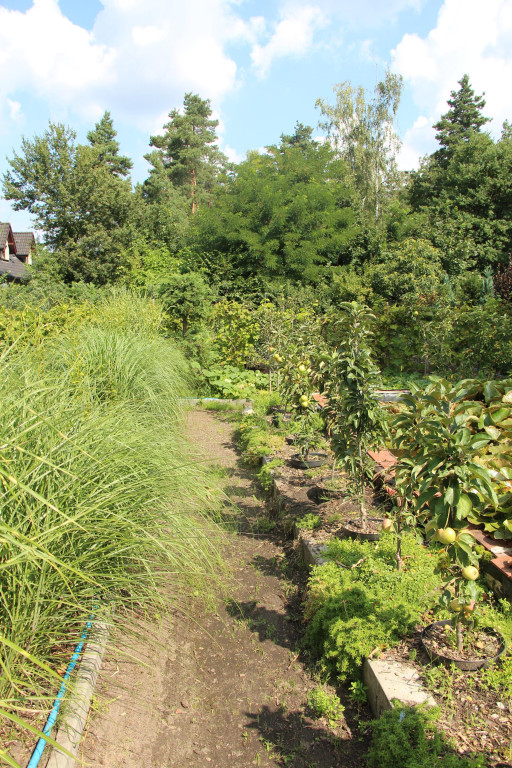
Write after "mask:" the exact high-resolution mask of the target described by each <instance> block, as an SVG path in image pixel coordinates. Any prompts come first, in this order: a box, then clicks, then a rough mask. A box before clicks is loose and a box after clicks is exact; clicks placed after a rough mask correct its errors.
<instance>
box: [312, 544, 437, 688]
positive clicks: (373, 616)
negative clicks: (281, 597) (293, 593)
mask: <svg viewBox="0 0 512 768" xmlns="http://www.w3.org/2000/svg"><path fill="white" fill-rule="evenodd" d="M403 548H404V552H405V554H406V555H408V556H409V555H413V556H414V559H413V560H411V561H410V562H409V563H408V565H407V567H405V568H404V569H403V570H402V571H401V572H398V571H397V570H396V567H395V557H394V555H395V552H394V549H395V547H394V542H393V540H392V538H391V537H386V539H385V540H384V541H381V542H379V544H378V546H375V545H374V544H373V543H371V542H366V543H365V542H362V543H360V542H357V541H351V540H347V539H344V540H336V541H333V542H331V543H330V544H329V547H328V552H327V554H328V557H329V560H330V562H329V563H327V564H325V565H321V566H316V567H314V568H313V571H312V575H311V577H310V579H309V584H308V592H307V597H306V601H305V605H304V616H305V619H306V620H307V621H308V626H307V629H306V635H305V639H306V643H307V644H308V646H309V647H310V648H311V649H312V651H313V653H314V654H315V655H316V656H317V657H318V658H320V659H321V665H322V667H323V668H324V669H325V670H326V671H328V672H329V673H331V674H332V675H334V676H335V677H336V678H337V679H338V680H340V681H344V680H347V679H354V678H358V676H359V674H360V667H361V664H362V661H363V659H364V658H365V657H366V656H368V655H369V654H370V653H371V652H372V651H374V650H375V649H376V648H379V647H384V646H390V645H393V644H396V643H398V642H399V640H400V638H401V637H404V636H405V635H406V634H407V633H408V632H409V631H410V630H411V629H412V628H413V627H414V626H415V624H416V623H418V622H419V621H420V620H421V617H422V615H423V613H424V612H425V611H427V610H428V609H429V608H430V607H431V605H432V604H433V603H434V601H435V595H436V592H437V590H438V588H439V584H440V578H439V576H437V575H435V574H434V567H435V559H434V557H433V556H432V554H431V553H429V552H428V551H426V550H424V549H422V548H421V547H418V544H417V541H416V538H415V537H414V536H411V535H410V534H406V535H404V542H403Z"/></svg>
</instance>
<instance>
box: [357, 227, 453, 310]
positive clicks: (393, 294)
mask: <svg viewBox="0 0 512 768" xmlns="http://www.w3.org/2000/svg"><path fill="white" fill-rule="evenodd" d="M444 275H445V273H444V271H443V268H442V266H441V259H440V252H439V250H438V249H437V248H434V247H433V246H432V244H431V243H429V242H428V240H422V239H414V238H408V239H407V240H404V241H403V242H401V243H399V244H397V245H395V246H394V247H393V249H392V250H389V251H385V252H383V254H382V255H381V257H380V259H379V261H378V262H377V263H375V264H374V265H372V266H370V267H369V268H368V270H367V272H366V278H367V279H368V280H369V282H370V285H371V287H372V290H373V291H374V293H375V294H377V295H379V296H382V297H383V298H385V299H387V300H388V301H392V302H399V301H402V300H403V299H404V297H405V296H406V295H407V294H408V295H409V296H410V297H411V298H412V299H413V301H417V300H418V299H419V298H420V297H421V298H422V300H423V301H424V302H428V303H431V302H432V300H433V298H435V297H437V296H438V295H439V293H441V292H442V290H443V278H444Z"/></svg>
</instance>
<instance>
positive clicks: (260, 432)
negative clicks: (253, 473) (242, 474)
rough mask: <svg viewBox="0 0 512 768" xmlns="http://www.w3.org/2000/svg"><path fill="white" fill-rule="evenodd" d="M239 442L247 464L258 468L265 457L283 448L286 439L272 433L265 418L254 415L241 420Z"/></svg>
mask: <svg viewBox="0 0 512 768" xmlns="http://www.w3.org/2000/svg"><path fill="white" fill-rule="evenodd" d="M238 441H239V444H240V447H241V449H242V452H243V455H244V459H245V460H246V461H247V463H248V464H251V465H252V466H257V465H258V464H259V463H260V461H261V459H262V457H263V456H271V455H272V454H273V453H275V452H276V451H278V450H280V448H282V447H283V443H284V437H283V436H282V435H280V434H279V433H276V432H272V431H271V430H270V427H269V424H268V422H267V421H266V419H265V418H264V417H263V416H258V415H257V414H256V413H252V414H248V415H247V416H244V418H243V419H242V420H241V422H240V426H239V428H238Z"/></svg>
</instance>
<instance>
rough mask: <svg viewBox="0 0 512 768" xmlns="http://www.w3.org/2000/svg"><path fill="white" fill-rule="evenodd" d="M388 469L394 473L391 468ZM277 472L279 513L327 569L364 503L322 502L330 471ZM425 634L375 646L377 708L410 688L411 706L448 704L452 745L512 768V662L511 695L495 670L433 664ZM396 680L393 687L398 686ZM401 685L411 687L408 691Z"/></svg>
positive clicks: (372, 496) (307, 556) (310, 558)
mask: <svg viewBox="0 0 512 768" xmlns="http://www.w3.org/2000/svg"><path fill="white" fill-rule="evenodd" d="M292 450H293V449H292V448H291V447H290V446H286V447H285V448H284V449H283V452H282V453H281V456H284V457H285V456H286V455H287V452H288V451H290V452H291V451H292ZM386 469H387V470H388V469H389V465H388V467H386ZM277 472H278V474H277V475H276V477H275V479H274V487H273V505H274V509H279V510H280V511H281V514H283V515H284V517H285V519H286V518H288V519H291V518H293V519H294V520H295V524H294V526H293V529H294V532H295V535H296V536H297V537H298V540H299V543H300V546H301V549H302V553H303V558H304V560H305V562H306V563H307V564H310V565H317V564H323V563H324V562H326V560H325V550H326V544H327V542H328V541H329V540H330V539H331V538H332V537H333V536H337V535H339V532H340V529H341V527H342V524H343V522H344V521H345V520H347V519H349V518H351V517H352V518H353V517H354V514H355V513H356V512H357V504H356V503H355V502H354V501H353V500H350V498H347V497H346V496H345V497H343V496H342V498H335V499H329V500H328V501H325V502H323V503H320V504H318V503H316V497H317V495H318V487H319V486H321V485H322V483H323V482H324V478H325V476H326V473H325V471H324V472H322V471H321V470H319V471H318V472H314V471H312V470H311V471H309V472H307V473H305V472H304V471H302V470H294V469H292V468H291V467H289V466H286V463H285V464H284V465H283V466H282V467H280V468H279V469H278V470H277ZM328 474H329V473H328ZM366 497H367V503H368V505H369V507H370V508H374V509H379V508H380V505H379V504H378V501H377V499H378V497H379V496H378V492H375V491H374V490H373V489H371V488H368V489H367V494H366ZM311 515H315V516H317V517H318V518H319V520H320V525H319V526H317V527H315V528H313V529H309V528H302V527H301V520H306V521H307V520H308V518H309V517H310V516H311ZM423 629H424V626H420V625H418V626H417V627H416V628H415V630H414V632H413V633H412V634H411V635H410V636H409V637H407V638H404V639H403V640H402V641H401V642H400V643H399V644H398V645H397V646H396V647H394V648H386V647H381V648H378V649H376V652H375V655H374V658H373V659H372V661H371V662H370V664H369V665H368V668H366V671H365V682H366V683H367V684H368V683H369V681H370V679H374V681H375V682H372V685H371V688H370V691H369V698H370V703H372V701H373V704H372V706H373V705H375V706H374V711H375V712H376V714H377V715H380V714H381V713H382V711H383V710H384V709H385V708H386V706H387V705H386V704H385V702H386V701H389V700H390V699H391V698H394V695H395V693H396V691H397V690H400V691H407V693H402V695H403V697H405V698H406V700H407V701H406V703H415V697H416V696H418V701H426V702H427V703H430V704H433V703H434V701H435V702H436V703H437V704H438V705H440V707H441V709H440V716H439V720H438V726H439V727H440V728H441V729H442V730H443V731H444V733H445V734H446V735H447V736H448V737H449V738H450V739H452V740H453V743H454V745H455V746H456V749H457V751H458V752H459V753H460V754H461V755H462V754H464V755H469V754H471V753H473V752H475V753H477V754H478V753H479V754H484V755H486V757H487V758H488V760H489V765H496V766H498V765H499V766H509V765H512V754H511V745H510V733H511V732H512V661H511V660H510V657H507V660H506V662H505V663H506V664H508V665H509V666H510V676H509V677H510V686H509V690H508V694H507V695H506V696H505V695H504V692H503V686H501V688H499V689H498V685H497V681H498V672H497V670H496V668H494V669H493V667H490V668H489V669H487V670H486V669H480V670H476V671H470V672H463V671H461V670H458V669H456V668H453V669H452V668H447V667H445V666H442V665H438V664H433V663H432V662H431V660H430V659H429V657H428V655H427V653H426V652H425V649H424V648H423V646H422V642H421V633H422V630H423ZM368 670H370V671H368ZM398 670H401V671H398ZM411 670H412V672H411ZM384 673H385V674H384ZM502 677H503V675H502ZM390 680H391V681H392V682H393V685H391V687H390ZM408 682H409V683H411V688H410V689H409V688H408V687H407V683H408ZM402 683H404V686H405V687H404V688H402V687H401V686H402ZM396 686H398V687H396ZM399 697H400V696H399V695H398V694H397V698H399ZM383 702H384V704H383Z"/></svg>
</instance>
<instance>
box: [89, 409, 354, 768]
mask: <svg viewBox="0 0 512 768" xmlns="http://www.w3.org/2000/svg"><path fill="white" fill-rule="evenodd" d="M188 428H189V432H190V436H191V439H192V440H193V441H194V442H195V443H196V444H197V445H198V449H199V450H200V451H201V452H202V454H203V455H204V456H205V457H207V458H208V459H209V460H211V461H212V463H213V464H216V465H217V466H218V465H220V466H222V467H223V468H224V474H225V490H226V493H227V494H228V495H229V497H230V499H231V501H232V502H233V503H234V504H235V505H236V506H237V508H238V510H239V512H238V513H237V515H238V521H237V522H238V529H239V530H238V532H237V533H232V534H229V542H230V546H229V551H228V552H227V558H228V565H229V571H230V574H231V576H232V583H230V585H229V591H230V598H229V599H227V600H226V599H225V597H224V596H222V597H220V596H219V598H218V600H217V601H216V605H214V606H213V607H212V608H211V610H209V611H207V612H205V611H204V610H198V609H197V608H194V606H192V607H191V610H190V612H188V614H187V615H186V616H185V615H177V616H174V617H173V618H172V623H171V625H170V626H169V624H168V623H167V622H162V626H160V627H157V628H153V627H151V626H150V625H148V627H147V628H146V629H145V631H146V632H147V634H148V636H149V635H153V636H155V637H156V640H157V644H156V645H155V644H151V645H150V646H149V648H151V650H148V648H147V647H146V646H145V645H144V644H143V643H142V642H141V641H140V640H137V641H132V642H131V643H129V644H128V645H129V646H130V652H131V653H133V654H134V655H135V656H137V657H138V658H141V659H143V660H144V661H145V663H146V664H147V666H140V665H138V664H135V663H133V661H132V660H131V658H130V657H127V656H123V655H122V654H119V653H117V654H116V655H115V657H112V656H111V657H110V658H108V659H107V660H106V662H105V663H104V666H103V669H102V673H101V678H100V684H99V686H98V689H97V694H98V696H97V704H98V708H99V712H97V713H96V714H94V715H93V716H92V718H91V720H90V722H89V724H88V729H87V734H86V737H85V739H84V743H83V746H82V759H83V764H84V765H92V766H108V768H185V767H187V768H199V766H201V768H204V766H205V765H210V766H212V768H247V766H252V765H258V766H263V767H265V766H291V767H292V768H315V767H316V768H320V767H321V768H337V767H338V766H339V767H340V768H341V766H343V768H352V767H354V768H355V766H363V765H364V759H363V758H362V756H361V755H362V753H364V751H365V745H364V743H362V742H361V740H360V738H359V737H358V735H357V714H358V713H356V712H355V711H353V710H352V709H351V707H350V702H348V701H344V702H343V703H344V704H345V705H346V707H347V709H346V712H345V716H346V720H342V721H341V722H340V723H339V724H338V725H337V726H336V727H334V728H331V727H330V726H329V724H328V723H327V722H326V721H325V720H314V719H312V718H311V717H310V716H309V713H308V709H307V705H306V700H307V695H308V691H310V690H311V689H312V688H314V687H316V686H318V682H317V681H315V680H314V679H312V677H311V674H310V673H309V672H308V671H307V669H306V668H305V667H304V666H303V664H302V656H297V654H298V641H299V638H300V633H301V617H300V612H299V610H298V608H299V604H300V592H301V587H300V585H299V584H298V583H297V579H296V578H295V575H294V572H293V558H292V560H290V558H289V557H287V555H286V554H285V550H284V548H283V547H286V546H288V548H290V545H289V544H288V545H286V543H284V542H281V541H280V540H279V538H278V537H276V536H274V537H271V536H269V535H267V534H261V533H260V534H258V533H255V531H256V530H257V525H256V521H257V519H261V518H262V516H263V514H264V501H263V500H262V498H261V497H260V496H259V495H258V491H257V488H256V486H255V484H254V481H253V478H252V476H251V473H250V472H249V471H248V470H247V469H246V468H244V466H243V465H242V463H241V461H240V458H239V456H238V454H237V451H236V447H235V444H234V435H233V427H232V424H231V423H230V422H229V420H228V419H226V418H225V417H222V416H219V415H214V414H212V413H209V412H205V411H199V410H198V411H192V412H190V414H189V417H188ZM288 554H289V553H288ZM359 714H360V716H361V717H362V718H363V719H367V718H368V713H367V712H366V711H364V712H361V713H359Z"/></svg>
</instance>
